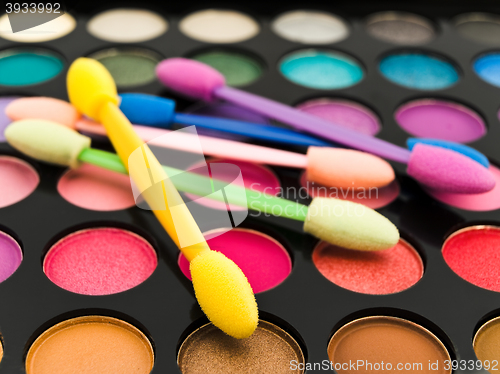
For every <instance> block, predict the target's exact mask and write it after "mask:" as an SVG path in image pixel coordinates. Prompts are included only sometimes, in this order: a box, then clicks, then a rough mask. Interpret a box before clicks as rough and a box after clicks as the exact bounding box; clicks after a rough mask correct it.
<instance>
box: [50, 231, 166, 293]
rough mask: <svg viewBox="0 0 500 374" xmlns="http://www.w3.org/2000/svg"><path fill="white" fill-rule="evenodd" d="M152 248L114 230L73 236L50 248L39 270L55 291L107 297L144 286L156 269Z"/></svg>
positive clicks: (131, 235) (146, 243) (81, 232)
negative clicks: (56, 287) (41, 270)
mask: <svg viewBox="0 0 500 374" xmlns="http://www.w3.org/2000/svg"><path fill="white" fill-rule="evenodd" d="M157 263H158V260H157V257H156V252H155V250H154V248H153V247H152V246H151V244H149V243H148V242H147V241H146V240H145V239H143V238H142V237H140V236H139V235H137V234H134V233H132V232H130V231H126V230H122V229H117V228H95V229H87V230H81V231H77V232H74V233H73V234H70V235H68V236H66V237H64V238H62V239H61V240H59V241H58V242H57V243H56V244H54V245H53V246H52V248H50V250H49V251H48V253H47V255H46V256H45V259H44V263H43V268H44V272H45V274H46V275H47V277H48V278H49V279H50V280H51V281H52V282H54V283H55V284H56V285H58V286H59V287H61V288H63V289H65V290H67V291H71V292H74V293H78V294H82V295H111V294H115V293H118V292H123V291H126V290H130V289H131V288H134V287H136V286H138V285H139V284H141V283H142V282H144V281H145V280H146V279H148V278H149V276H150V275H151V274H152V273H153V271H154V270H155V269H156V266H157Z"/></svg>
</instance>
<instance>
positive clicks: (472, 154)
mask: <svg viewBox="0 0 500 374" xmlns="http://www.w3.org/2000/svg"><path fill="white" fill-rule="evenodd" d="M418 143H422V144H428V145H433V146H436V147H441V148H446V149H451V150H452V151H455V152H458V153H461V154H463V155H464V156H467V157H469V158H471V159H473V160H474V161H477V162H479V163H480V164H481V165H483V166H484V167H485V168H488V167H489V166H490V162H489V161H488V158H487V157H486V156H485V155H483V154H482V153H481V152H479V151H476V150H475V149H474V148H471V147H468V146H466V145H463V144H460V143H455V142H449V141H446V140H441V139H429V138H409V139H408V140H407V141H406V144H407V145H408V149H409V150H410V151H412V150H413V147H415V145H417V144H418Z"/></svg>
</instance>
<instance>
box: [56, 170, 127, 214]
mask: <svg viewBox="0 0 500 374" xmlns="http://www.w3.org/2000/svg"><path fill="white" fill-rule="evenodd" d="M57 190H58V191H59V194H60V195H61V196H62V197H63V198H64V199H65V200H67V201H68V202H70V203H71V204H74V205H76V206H79V207H80V208H85V209H90V210H98V211H112V210H120V209H127V208H130V207H132V206H134V205H135V201H134V196H133V194H132V188H131V186H130V180H129V177H128V176H127V175H124V174H120V173H116V172H113V171H109V170H106V169H102V168H99V167H97V166H94V165H90V164H83V165H82V166H80V167H79V168H78V169H73V170H68V171H67V172H66V173H64V175H63V176H62V177H61V179H59V182H58V184H57Z"/></svg>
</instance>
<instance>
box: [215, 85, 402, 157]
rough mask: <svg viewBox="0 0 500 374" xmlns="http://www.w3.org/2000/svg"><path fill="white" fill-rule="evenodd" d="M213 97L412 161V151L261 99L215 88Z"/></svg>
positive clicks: (339, 140) (348, 143) (330, 137)
mask: <svg viewBox="0 0 500 374" xmlns="http://www.w3.org/2000/svg"><path fill="white" fill-rule="evenodd" d="M212 95H213V96H214V97H216V98H219V99H224V100H226V101H230V102H232V103H234V104H237V105H239V106H242V107H245V108H248V109H251V110H253V111H255V112H258V113H261V114H263V115H265V116H267V117H269V118H273V119H275V120H278V121H280V122H283V123H286V124H288V125H290V126H292V127H294V128H296V129H298V130H303V131H307V132H309V133H311V134H314V135H317V136H320V137H322V138H324V139H328V140H332V141H334V142H337V143H341V144H344V145H346V146H348V147H351V148H356V149H359V150H361V151H365V152H369V153H372V154H376V155H378V156H381V157H384V158H387V159H390V160H394V161H397V162H401V163H404V164H407V163H408V161H409V160H410V155H411V151H409V150H408V149H406V148H403V147H399V146H397V145H394V144H392V143H389V142H387V141H385V140H382V139H379V138H374V137H372V136H368V135H364V134H361V133H358V132H356V131H353V130H350V129H347V128H345V127H342V126H339V125H336V124H334V123H332V122H329V121H326V120H324V119H322V118H320V117H317V116H313V115H311V114H309V113H305V112H302V111H300V110H297V109H295V108H292V107H290V106H288V105H285V104H281V103H278V102H276V101H273V100H269V99H266V98H264V97H262V96H257V95H254V94H251V93H249V92H245V91H241V90H238V89H235V88H232V87H228V86H219V87H217V88H215V89H214V90H213V91H212Z"/></svg>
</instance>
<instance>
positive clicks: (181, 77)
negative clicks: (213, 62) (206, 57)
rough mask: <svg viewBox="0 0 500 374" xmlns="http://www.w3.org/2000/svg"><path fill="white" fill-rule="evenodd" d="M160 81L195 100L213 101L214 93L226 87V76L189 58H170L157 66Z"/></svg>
mask: <svg viewBox="0 0 500 374" xmlns="http://www.w3.org/2000/svg"><path fill="white" fill-rule="evenodd" d="M156 75H157V76H158V78H159V79H160V81H161V82H162V83H163V84H164V85H165V86H167V87H169V88H171V89H172V90H174V91H176V92H179V93H181V94H183V95H186V96H189V97H191V98H193V99H200V100H205V101H211V100H213V95H212V92H213V91H214V90H215V89H216V88H218V87H221V86H225V85H226V80H225V78H224V76H223V75H222V74H221V73H219V72H218V71H217V70H215V69H213V68H212V67H210V66H208V65H205V64H203V63H201V62H199V61H195V60H189V59H187V58H181V57H177V58H169V59H166V60H163V61H162V62H160V63H159V64H158V65H157V66H156Z"/></svg>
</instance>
